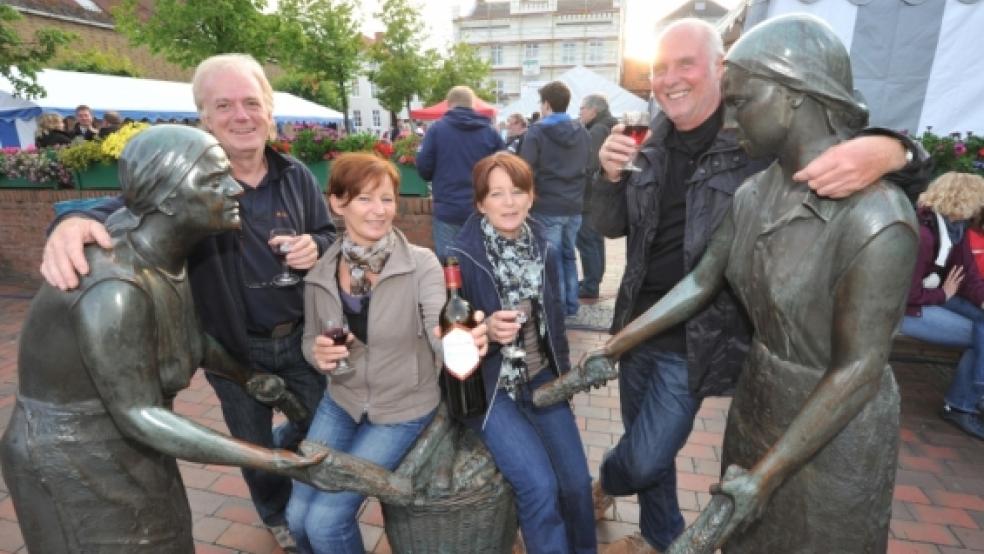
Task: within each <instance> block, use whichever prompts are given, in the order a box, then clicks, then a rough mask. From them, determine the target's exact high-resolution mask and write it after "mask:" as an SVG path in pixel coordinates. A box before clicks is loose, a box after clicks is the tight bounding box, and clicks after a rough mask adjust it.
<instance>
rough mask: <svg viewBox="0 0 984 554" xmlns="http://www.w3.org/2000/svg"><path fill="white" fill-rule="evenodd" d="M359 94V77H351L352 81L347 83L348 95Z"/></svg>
mask: <svg viewBox="0 0 984 554" xmlns="http://www.w3.org/2000/svg"><path fill="white" fill-rule="evenodd" d="M358 95H359V79H357V78H356V79H352V83H351V84H350V85H349V96H358Z"/></svg>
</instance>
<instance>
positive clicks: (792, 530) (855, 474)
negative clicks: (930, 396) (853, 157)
mask: <svg viewBox="0 0 984 554" xmlns="http://www.w3.org/2000/svg"><path fill="white" fill-rule="evenodd" d="M725 65H726V72H725V77H724V91H723V93H724V100H725V104H726V106H727V123H726V125H728V126H730V127H732V128H736V132H737V133H738V135H739V142H740V143H741V144H742V147H743V148H745V149H746V150H747V151H748V152H749V154H751V155H752V156H754V157H758V156H775V157H776V158H777V161H776V162H775V163H773V164H772V165H771V166H770V167H769V168H768V169H766V170H765V171H763V172H762V173H760V174H757V175H755V176H753V177H751V178H750V179H748V180H747V181H746V182H745V183H744V184H743V185H742V187H741V188H740V189H739V190H738V192H737V194H736V195H735V199H734V203H733V205H732V212H731V215H730V217H728V218H727V219H726V220H725V222H724V223H722V225H721V227H719V228H718V229H717V231H716V232H715V234H714V236H713V238H712V240H711V243H710V245H709V246H708V248H707V252H706V253H705V255H704V257H703V259H702V260H701V262H700V263H699V264H698V265H697V267H696V268H695V269H694V271H693V272H692V273H691V274H689V275H688V276H687V277H686V278H684V280H683V281H681V282H680V283H679V284H678V285H677V286H676V287H675V288H674V289H673V290H671V291H670V292H669V293H668V294H667V295H666V296H665V297H664V298H663V299H662V300H660V301H659V302H658V303H657V304H656V305H654V306H653V307H652V308H650V309H649V310H648V311H647V312H646V313H644V314H643V315H641V316H640V317H639V318H638V319H636V320H635V321H633V322H632V323H631V324H630V325H628V326H627V327H625V329H623V330H622V331H621V332H620V333H619V334H617V335H616V336H615V337H613V338H612V339H611V340H610V341H609V343H608V344H607V345H606V346H605V347H603V348H602V349H601V350H600V351H599V352H596V353H593V354H590V355H589V356H588V359H587V360H586V361H587V362H591V361H592V360H593V359H596V358H598V357H608V358H617V357H618V356H619V355H621V354H622V353H623V352H625V351H626V350H628V349H629V348H631V347H633V346H634V345H636V344H639V343H640V342H641V341H643V340H644V339H645V338H647V337H649V336H652V335H654V334H658V333H661V332H663V331H664V330H665V329H668V328H670V327H672V326H673V325H675V324H677V323H680V322H682V321H685V320H686V319H688V318H689V317H690V316H691V315H692V314H694V313H695V312H696V311H697V310H699V309H700V308H701V307H702V306H703V305H704V304H705V303H706V302H707V301H709V300H710V299H712V298H713V297H714V295H715V294H716V292H717V291H718V290H720V289H721V287H724V286H725V285H726V283H728V284H730V285H731V287H732V288H733V289H734V291H735V292H736V293H737V295H738V296H739V298H740V299H741V301H742V303H743V304H744V306H745V308H746V310H747V312H748V315H749V317H750V319H751V321H752V323H753V324H754V327H755V337H754V340H753V342H752V346H751V351H750V353H749V357H748V360H747V362H746V364H745V368H744V370H743V373H742V375H741V377H740V379H739V383H738V387H737V390H736V392H735V398H734V401H733V403H732V406H731V411H730V413H729V415H728V424H727V429H726V431H725V439H724V454H723V463H724V466H725V467H728V466H729V465H731V464H734V465H736V466H738V467H736V468H733V469H731V470H729V472H728V473H727V474H726V475H725V477H724V479H723V480H722V483H721V485H720V487H719V492H720V493H722V494H724V495H726V496H727V497H728V498H730V499H731V500H732V501H733V504H734V514H733V515H732V516H731V517H730V520H727V519H725V520H724V521H723V522H722V521H719V522H718V523H721V525H722V529H721V530H720V531H719V532H718V533H715V537H716V538H717V540H716V542H717V543H718V544H720V543H724V551H725V552H726V553H728V554H731V553H764V552H776V553H778V552H781V553H784V554H788V553H797V552H802V553H815V552H838V553H854V552H856V553H869V552H884V551H885V550H886V547H887V540H888V522H889V518H890V515H891V500H892V488H893V484H894V479H895V467H896V457H897V453H898V414H899V396H898V387H897V385H896V383H895V379H894V377H893V376H892V372H891V368H890V367H889V366H888V365H887V360H888V353H889V349H890V346H891V338H892V334H893V332H894V331H895V329H896V328H897V326H898V322H899V320H900V318H901V316H902V313H903V309H904V304H905V298H906V292H907V288H908V281H909V276H910V274H911V272H912V267H913V264H914V260H915V251H916V244H917V240H918V233H917V231H916V222H915V217H914V213H913V211H912V207H911V205H910V204H909V203H908V201H907V200H906V198H905V196H904V195H903V194H902V192H901V191H899V190H898V189H895V188H894V187H892V186H890V185H887V184H885V183H876V184H873V185H871V186H869V187H867V188H866V189H864V190H863V191H862V192H860V193H858V194H855V195H853V196H851V197H849V198H847V199H844V200H830V199H825V198H821V197H818V196H817V195H816V194H814V193H813V192H811V191H810V189H809V188H808V187H807V185H806V184H804V183H798V182H795V181H793V179H792V175H793V174H794V173H796V171H797V170H799V169H801V168H802V167H804V166H805V165H806V164H807V163H809V162H810V161H811V160H812V159H813V158H815V157H816V156H817V155H819V154H820V153H821V152H823V151H824V149H826V148H827V147H829V146H831V145H833V144H836V143H837V142H839V141H842V140H844V139H846V138H849V137H850V136H852V135H853V134H854V133H856V132H857V131H858V130H860V129H861V128H862V126H863V125H864V124H865V123H866V121H867V110H866V109H865V107H864V106H863V105H862V104H860V103H859V102H857V101H856V100H855V99H854V97H853V95H852V90H853V82H852V76H851V66H850V59H849V57H848V53H847V51H846V50H845V48H844V46H843V45H842V44H841V42H840V41H839V40H838V38H837V37H836V35H834V33H833V31H832V30H831V29H830V28H829V27H828V26H827V25H826V24H825V23H823V22H822V21H820V20H819V19H816V18H814V17H812V16H802V15H793V16H785V17H779V18H776V19H772V20H769V21H767V22H765V23H763V24H762V25H760V26H758V27H756V28H754V29H752V30H751V31H750V32H748V33H746V34H745V35H744V36H743V37H742V38H741V39H740V40H739V41H738V42H737V43H735V45H734V46H733V47H732V48H731V51H730V52H729V54H728V55H727V57H726V58H725ZM739 468H745V469H747V471H746V470H741V469H739Z"/></svg>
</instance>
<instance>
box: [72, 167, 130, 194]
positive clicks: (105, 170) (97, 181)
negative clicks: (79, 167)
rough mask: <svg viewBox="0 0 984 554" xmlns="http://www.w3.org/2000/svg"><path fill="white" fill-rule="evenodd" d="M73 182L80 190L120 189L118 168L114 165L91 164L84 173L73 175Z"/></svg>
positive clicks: (79, 172)
mask: <svg viewBox="0 0 984 554" xmlns="http://www.w3.org/2000/svg"><path fill="white" fill-rule="evenodd" d="M75 182H76V183H77V184H78V187H79V189H81V190H93V189H95V190H111V189H118V188H120V176H119V167H118V166H117V164H115V163H111V164H102V163H100V164H93V165H90V166H89V168H88V169H86V170H85V171H78V172H76V173H75Z"/></svg>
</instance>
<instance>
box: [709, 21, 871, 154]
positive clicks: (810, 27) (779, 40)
mask: <svg viewBox="0 0 984 554" xmlns="http://www.w3.org/2000/svg"><path fill="white" fill-rule="evenodd" d="M724 62H725V64H728V65H733V66H735V67H739V68H741V69H743V70H745V71H746V72H748V73H749V74H751V75H753V76H756V77H760V78H762V79H765V80H768V81H772V82H775V83H778V84H780V85H782V86H784V87H787V88H789V89H792V90H795V91H798V92H802V93H804V94H806V95H808V96H810V97H812V98H814V99H815V100H817V101H818V102H820V103H821V104H823V105H824V106H825V107H826V108H827V113H828V114H829V116H830V120H831V124H832V125H833V126H834V130H835V131H837V132H838V134H847V135H850V134H853V133H854V132H856V131H858V130H860V129H861V128H863V127H864V126H865V125H867V122H868V108H867V107H866V106H865V105H864V103H863V102H862V101H861V100H860V99H859V98H858V97H856V95H855V93H854V78H853V76H852V74H851V57H850V55H849V54H848V52H847V49H846V48H845V47H844V44H843V43H842V42H841V41H840V39H839V38H837V35H836V34H835V33H834V30H833V29H831V28H830V26H829V25H827V23H826V22H824V21H823V20H822V19H819V18H817V17H815V16H812V15H808V14H790V15H785V16H781V17H776V18H773V19H769V20H766V21H764V22H762V23H760V24H758V25H756V26H755V27H753V28H752V29H751V30H750V31H748V32H747V33H745V34H744V35H742V37H741V38H740V39H738V41H737V42H735V44H734V45H733V46H732V47H731V50H729V51H728V54H727V56H725V58H724Z"/></svg>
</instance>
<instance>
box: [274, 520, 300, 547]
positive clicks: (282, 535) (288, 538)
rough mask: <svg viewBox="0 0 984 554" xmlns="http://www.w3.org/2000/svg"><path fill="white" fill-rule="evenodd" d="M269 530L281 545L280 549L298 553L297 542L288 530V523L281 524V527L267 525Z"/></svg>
mask: <svg viewBox="0 0 984 554" xmlns="http://www.w3.org/2000/svg"><path fill="white" fill-rule="evenodd" d="M267 530H268V531H270V534H271V535H273V538H274V540H276V541H277V544H278V545H280V548H281V549H283V551H284V552H297V542H295V541H294V537H293V536H292V535H291V534H290V529H288V528H287V524H286V523H281V524H280V525H267Z"/></svg>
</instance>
